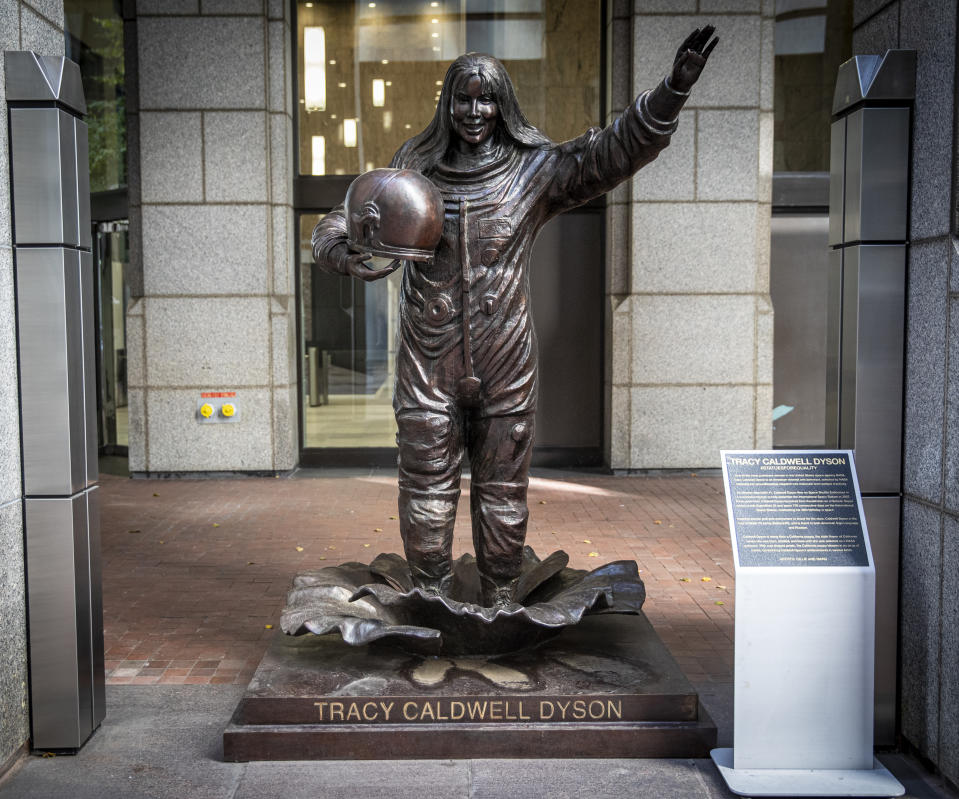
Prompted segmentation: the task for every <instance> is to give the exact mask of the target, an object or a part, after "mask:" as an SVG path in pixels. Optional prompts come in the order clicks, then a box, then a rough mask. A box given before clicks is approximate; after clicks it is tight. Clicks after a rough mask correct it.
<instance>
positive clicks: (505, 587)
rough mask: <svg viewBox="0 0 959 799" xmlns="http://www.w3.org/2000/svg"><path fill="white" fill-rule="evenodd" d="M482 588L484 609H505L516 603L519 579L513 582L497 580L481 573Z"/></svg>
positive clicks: (514, 579) (516, 578)
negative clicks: (515, 595) (515, 596)
mask: <svg viewBox="0 0 959 799" xmlns="http://www.w3.org/2000/svg"><path fill="white" fill-rule="evenodd" d="M479 577H480V588H481V589H482V591H483V607H484V608H505V607H507V606H508V605H512V604H513V602H514V601H515V600H514V599H513V596H514V594H515V592H516V584H517V583H518V582H519V577H514V578H513V579H512V580H497V579H495V578H493V577H489V576H488V575H485V574H483V572H480V576H479Z"/></svg>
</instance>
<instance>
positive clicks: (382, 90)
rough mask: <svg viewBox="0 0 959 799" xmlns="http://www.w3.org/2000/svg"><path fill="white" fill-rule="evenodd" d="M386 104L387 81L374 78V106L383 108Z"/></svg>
mask: <svg viewBox="0 0 959 799" xmlns="http://www.w3.org/2000/svg"><path fill="white" fill-rule="evenodd" d="M384 105H386V82H385V81H384V80H383V79H382V78H373V106H374V107H376V108H382V107H383V106H384Z"/></svg>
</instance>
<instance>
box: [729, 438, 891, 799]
mask: <svg viewBox="0 0 959 799" xmlns="http://www.w3.org/2000/svg"><path fill="white" fill-rule="evenodd" d="M722 464H723V478H724V481H725V487H726V509H727V511H728V512H729V529H730V533H731V536H732V546H733V557H734V561H735V566H736V631H735V639H736V651H735V668H734V695H733V706H734V707H733V717H734V719H735V724H734V729H733V746H732V748H721V749H714V750H713V751H712V752H710V756H711V757H712V758H713V761H714V762H715V763H716V766H717V767H718V768H719V771H720V774H722V776H723V779H724V780H725V781H726V784H727V785H728V786H729V787H730V789H731V790H732V791H733V793H736V794H739V795H740V796H875V797H889V796H901V795H902V794H903V793H904V792H905V789H904V788H903V787H902V785H901V784H900V783H899V782H898V781H897V780H896V779H895V777H893V776H892V775H891V774H890V773H889V772H888V771H887V770H886V768H885V767H884V766H883V765H882V764H881V763H879V761H878V760H876V759H875V757H874V754H873V726H874V725H873V718H874V717H873V703H874V699H875V693H874V686H875V680H874V673H873V667H874V662H875V644H876V568H875V564H874V562H873V558H872V553H871V550H870V545H869V531H868V529H867V528H866V523H865V516H864V513H863V509H862V499H861V497H860V495H859V484H858V480H857V478H856V464H855V462H854V461H853V453H852V452H851V451H849V450H842V451H827V450H763V451H755V450H749V451H735V452H733V451H724V452H723V453H722ZM816 567H824V568H816Z"/></svg>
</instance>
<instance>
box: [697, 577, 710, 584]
mask: <svg viewBox="0 0 959 799" xmlns="http://www.w3.org/2000/svg"><path fill="white" fill-rule="evenodd" d="M699 579H700V580H702V581H703V582H704V583H711V582H712V581H713V578H712V577H700V578H699Z"/></svg>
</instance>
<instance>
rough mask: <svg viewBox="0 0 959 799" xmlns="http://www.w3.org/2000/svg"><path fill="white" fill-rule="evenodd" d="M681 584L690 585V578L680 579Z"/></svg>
mask: <svg viewBox="0 0 959 799" xmlns="http://www.w3.org/2000/svg"><path fill="white" fill-rule="evenodd" d="M679 582H681V583H688V582H689V578H688V577H680V578H679Z"/></svg>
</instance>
